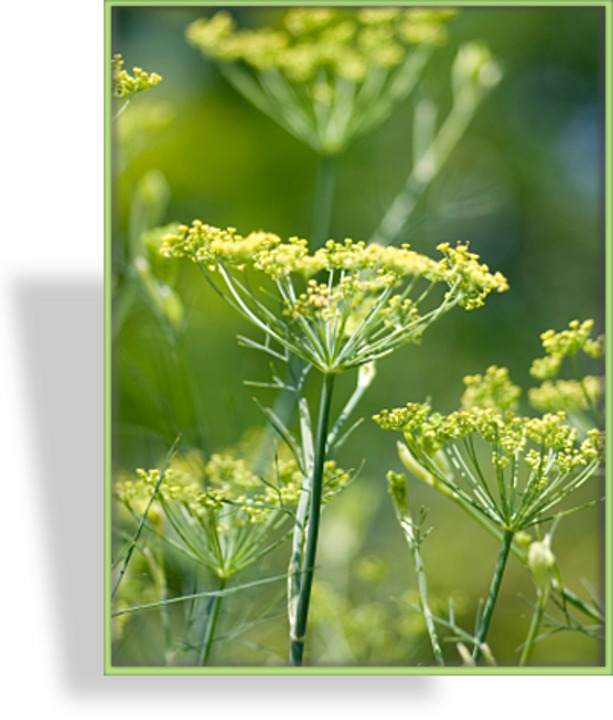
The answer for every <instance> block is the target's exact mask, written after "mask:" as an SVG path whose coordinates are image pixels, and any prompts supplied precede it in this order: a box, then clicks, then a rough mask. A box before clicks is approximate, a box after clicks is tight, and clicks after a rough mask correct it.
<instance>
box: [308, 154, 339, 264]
mask: <svg viewBox="0 0 613 720" xmlns="http://www.w3.org/2000/svg"><path fill="white" fill-rule="evenodd" d="M336 165H337V159H336V155H321V156H320V158H319V166H318V168H317V179H316V183H315V203H314V207H313V226H312V230H311V247H312V248H313V249H315V250H316V249H317V248H319V247H321V246H322V245H323V244H324V243H325V242H326V240H328V239H329V238H328V235H329V233H330V224H331V221H332V208H333V206H334V186H335V181H336Z"/></svg>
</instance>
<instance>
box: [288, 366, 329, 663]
mask: <svg viewBox="0 0 613 720" xmlns="http://www.w3.org/2000/svg"><path fill="white" fill-rule="evenodd" d="M334 377H335V376H334V374H332V373H326V374H325V375H324V376H323V379H322V385H321V397H320V404H319V416H318V418H317V431H316V435H315V456H314V461H313V479H312V482H311V489H310V490H311V498H310V503H309V516H308V522H307V532H306V547H305V551H304V560H303V562H302V569H301V577H300V590H299V593H298V604H297V608H296V619H295V622H294V626H293V628H291V644H290V663H291V665H294V666H300V665H302V655H303V651H304V641H305V637H306V630H307V622H308V616H309V605H310V602H311V588H312V586H313V575H314V570H315V556H316V554H317V540H318V536H319V520H320V517H321V501H322V497H323V477H324V463H325V461H326V440H327V438H328V426H329V420H330V406H331V401H332V389H333V386H334Z"/></svg>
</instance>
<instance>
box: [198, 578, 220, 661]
mask: <svg viewBox="0 0 613 720" xmlns="http://www.w3.org/2000/svg"><path fill="white" fill-rule="evenodd" d="M225 586H226V580H225V578H220V580H219V590H220V591H221V590H223V589H224V588H225ZM222 597H223V596H222V595H215V597H212V598H210V600H209V601H208V603H207V618H206V627H205V630H204V637H203V638H202V646H201V648H200V657H199V658H198V665H200V666H201V667H202V666H204V665H207V664H208V662H209V657H210V655H211V647H212V645H213V640H214V638H215V628H216V627H217V621H218V620H219V610H220V607H221V601H222Z"/></svg>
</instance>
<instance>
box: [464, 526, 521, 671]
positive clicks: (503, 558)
mask: <svg viewBox="0 0 613 720" xmlns="http://www.w3.org/2000/svg"><path fill="white" fill-rule="evenodd" d="M513 535H514V532H513V531H512V530H505V531H504V534H503V536H502V545H501V546H500V552H499V553H498V559H497V560H496V568H495V570H494V577H493V578H492V584H491V585H490V592H489V595H488V597H487V602H486V603H485V609H484V610H483V617H482V619H481V625H480V627H479V634H478V636H477V644H476V645H475V650H474V652H473V659H474V660H475V662H477V661H478V660H479V658H480V656H481V646H482V645H483V644H484V643H485V638H486V637H487V632H488V630H489V628H490V623H491V621H492V615H493V614H494V607H495V606H496V600H497V599H498V591H499V590H500V584H501V582H502V576H503V575H504V569H505V566H506V564H507V558H508V557H509V551H510V550H511V545H512V544H513Z"/></svg>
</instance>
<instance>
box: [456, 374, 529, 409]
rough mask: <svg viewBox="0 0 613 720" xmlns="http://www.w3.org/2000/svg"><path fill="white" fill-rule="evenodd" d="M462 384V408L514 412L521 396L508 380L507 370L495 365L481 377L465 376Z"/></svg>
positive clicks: (516, 387)
mask: <svg viewBox="0 0 613 720" xmlns="http://www.w3.org/2000/svg"><path fill="white" fill-rule="evenodd" d="M464 384H465V385H466V390H465V391H464V394H463V395H462V399H461V401H460V403H461V405H462V407H463V408H471V407H478V408H484V409H491V410H495V411H497V412H505V411H506V410H514V409H515V408H516V407H517V404H518V400H519V396H520V395H521V390H520V388H519V387H518V386H517V385H515V384H514V383H512V382H511V379H510V378H509V371H508V369H507V368H505V367H497V366H496V365H492V366H490V367H488V368H487V370H486V371H485V373H484V374H483V375H481V374H477V375H467V376H466V377H465V378H464Z"/></svg>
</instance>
